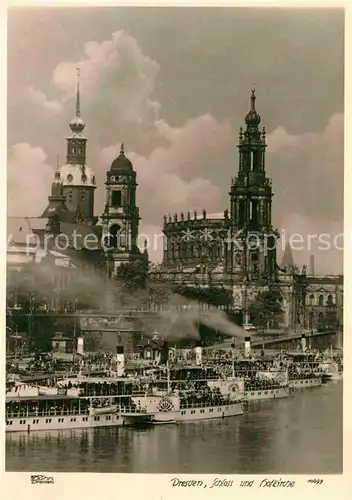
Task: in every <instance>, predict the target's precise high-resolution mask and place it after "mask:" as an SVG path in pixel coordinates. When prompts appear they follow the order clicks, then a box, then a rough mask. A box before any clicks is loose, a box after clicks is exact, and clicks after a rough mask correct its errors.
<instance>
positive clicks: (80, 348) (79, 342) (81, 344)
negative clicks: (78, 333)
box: [77, 337, 84, 356]
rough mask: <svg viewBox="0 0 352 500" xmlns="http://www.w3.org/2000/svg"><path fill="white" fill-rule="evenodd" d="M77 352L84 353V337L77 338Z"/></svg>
mask: <svg viewBox="0 0 352 500" xmlns="http://www.w3.org/2000/svg"><path fill="white" fill-rule="evenodd" d="M77 354H80V355H81V356H83V355H84V338H83V337H78V338H77Z"/></svg>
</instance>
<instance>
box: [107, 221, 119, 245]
mask: <svg viewBox="0 0 352 500" xmlns="http://www.w3.org/2000/svg"><path fill="white" fill-rule="evenodd" d="M120 231H121V228H120V226H119V225H118V224H113V225H112V226H110V228H109V246H111V247H112V248H119V247H120Z"/></svg>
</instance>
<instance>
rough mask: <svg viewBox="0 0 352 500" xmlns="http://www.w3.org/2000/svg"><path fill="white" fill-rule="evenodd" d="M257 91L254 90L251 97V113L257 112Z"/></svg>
mask: <svg viewBox="0 0 352 500" xmlns="http://www.w3.org/2000/svg"><path fill="white" fill-rule="evenodd" d="M255 100H256V97H255V89H252V95H251V111H255Z"/></svg>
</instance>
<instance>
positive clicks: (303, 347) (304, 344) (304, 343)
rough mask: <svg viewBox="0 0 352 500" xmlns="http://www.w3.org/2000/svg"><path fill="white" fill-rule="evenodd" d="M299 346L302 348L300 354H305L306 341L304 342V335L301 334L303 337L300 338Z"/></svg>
mask: <svg viewBox="0 0 352 500" xmlns="http://www.w3.org/2000/svg"><path fill="white" fill-rule="evenodd" d="M301 346H302V352H306V350H307V341H306V336H305V335H304V333H303V335H302V337H301Z"/></svg>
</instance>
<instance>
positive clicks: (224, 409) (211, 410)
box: [181, 406, 228, 415]
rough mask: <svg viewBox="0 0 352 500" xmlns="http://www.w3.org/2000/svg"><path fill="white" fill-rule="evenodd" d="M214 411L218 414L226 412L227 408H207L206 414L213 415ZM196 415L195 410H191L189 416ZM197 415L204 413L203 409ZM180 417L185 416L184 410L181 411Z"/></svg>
mask: <svg viewBox="0 0 352 500" xmlns="http://www.w3.org/2000/svg"><path fill="white" fill-rule="evenodd" d="M215 410H217V411H218V412H221V411H228V407H227V406H226V407H225V408H208V413H213V412H214V411H215ZM195 413H196V410H191V415H194V414H195ZM199 413H205V409H204V408H203V409H201V410H199ZM181 415H186V410H182V411H181Z"/></svg>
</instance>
